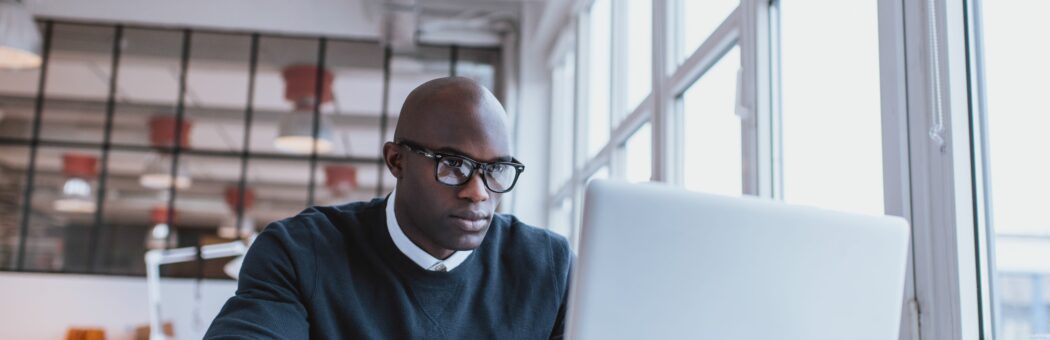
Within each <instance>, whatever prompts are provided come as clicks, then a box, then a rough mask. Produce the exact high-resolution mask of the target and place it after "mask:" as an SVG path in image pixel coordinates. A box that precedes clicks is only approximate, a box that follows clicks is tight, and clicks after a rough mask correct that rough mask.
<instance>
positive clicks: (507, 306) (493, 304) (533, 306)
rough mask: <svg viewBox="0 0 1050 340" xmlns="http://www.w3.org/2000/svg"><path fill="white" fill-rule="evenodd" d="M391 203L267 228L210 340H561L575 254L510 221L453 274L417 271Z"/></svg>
mask: <svg viewBox="0 0 1050 340" xmlns="http://www.w3.org/2000/svg"><path fill="white" fill-rule="evenodd" d="M385 206H386V200H383V199H375V200H372V201H371V202H358V203H351V204H347V205H342V206H332V207H314V208H310V209H307V210H305V211H303V212H302V213H300V214H299V215H297V216H295V217H292V218H288V219H285V220H281V221H277V222H274V223H272V224H270V225H269V226H268V227H267V228H266V230H265V231H263V232H262V233H261V234H260V235H259V237H258V238H257V239H256V240H255V243H254V244H252V247H251V249H250V251H249V252H248V254H247V255H246V257H245V259H244V265H243V267H242V269H241V274H240V279H239V282H238V286H237V294H236V295H235V296H234V297H232V298H230V300H229V301H227V302H226V305H225V306H223V308H222V311H220V312H219V315H218V316H217V317H216V318H215V321H213V322H212V324H211V327H210V328H209V329H208V333H207V335H205V338H206V339H234V338H236V339H243V338H249V339H258V338H278V339H306V338H314V339H546V338H561V336H562V332H563V330H564V323H563V320H564V318H565V304H566V299H567V296H568V287H569V284H568V279H569V271H570V270H571V266H572V254H571V252H570V250H569V246H568V242H566V240H565V238H563V237H561V236H558V235H556V234H554V233H551V232H549V231H547V230H543V229H538V228H535V227H532V226H528V225H526V224H524V223H522V222H520V221H518V220H517V219H516V218H514V217H513V216H510V215H500V214H497V215H495V216H494V217H493V219H492V225H491V226H490V228H489V231H488V234H487V235H486V236H485V240H484V241H483V242H482V244H481V246H479V247H478V248H477V249H476V250H475V251H474V253H473V254H471V255H470V257H468V258H467V260H466V261H464V262H463V263H462V264H460V265H459V266H458V267H456V269H455V270H452V271H450V272H434V271H427V270H424V269H423V268H420V267H419V266H418V265H416V264H415V262H412V260H411V259H409V258H408V257H407V256H405V255H404V254H403V253H401V252H400V251H399V250H398V249H397V247H396V246H395V245H394V243H393V240H391V239H390V234H389V232H388V231H387V229H386V215H385V210H384V209H385Z"/></svg>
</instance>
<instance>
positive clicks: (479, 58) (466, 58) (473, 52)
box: [456, 48, 503, 100]
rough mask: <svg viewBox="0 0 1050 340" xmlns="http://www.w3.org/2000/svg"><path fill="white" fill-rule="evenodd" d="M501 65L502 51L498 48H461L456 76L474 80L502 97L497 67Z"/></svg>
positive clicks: (498, 96)
mask: <svg viewBox="0 0 1050 340" xmlns="http://www.w3.org/2000/svg"><path fill="white" fill-rule="evenodd" d="M499 65H500V50H499V49H496V48H460V49H459V62H457V63H456V75H457V76H460V77H467V78H470V79H474V80H475V81H477V82H478V83H480V84H481V85H482V86H484V87H485V88H487V89H489V91H492V93H494V94H496V97H497V98H500V100H502V99H503V98H501V97H500V92H501V91H500V89H499V88H498V87H499V85H498V83H497V82H496V74H497V72H496V67H498V66H499Z"/></svg>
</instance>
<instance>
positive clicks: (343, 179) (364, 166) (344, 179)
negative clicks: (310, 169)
mask: <svg viewBox="0 0 1050 340" xmlns="http://www.w3.org/2000/svg"><path fill="white" fill-rule="evenodd" d="M379 170H382V171H386V166H385V165H384V166H383V168H382V169H380V167H379V165H377V164H375V163H350V162H320V163H318V164H317V172H315V173H314V176H315V177H314V204H315V205H340V204H346V203H351V202H361V201H365V202H367V201H371V200H372V199H373V198H376V197H377V195H376V194H377V191H376V185H377V184H378V181H379V177H378V176H379V175H380V174H379V173H377V171H379ZM386 184H389V185H391V186H392V184H393V183H392V182H388V183H386ZM387 193H389V192H388V191H386V190H385V189H384V190H380V191H379V194H380V195H382V196H386V194H387Z"/></svg>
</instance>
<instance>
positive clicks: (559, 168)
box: [549, 53, 576, 192]
mask: <svg viewBox="0 0 1050 340" xmlns="http://www.w3.org/2000/svg"><path fill="white" fill-rule="evenodd" d="M575 79H576V60H575V55H574V54H572V53H569V54H567V55H566V56H565V58H564V59H562V62H561V63H560V64H558V66H557V67H555V69H554V72H553V73H552V74H551V120H550V122H551V144H550V152H551V153H550V154H551V156H550V162H551V181H550V185H551V187H550V188H549V189H550V191H552V192H553V191H556V190H559V189H561V187H562V186H564V185H565V183H566V182H567V181H568V180H569V178H570V177H572V170H573V159H572V152H573V142H572V141H573V137H574V136H575V135H574V134H573V133H572V128H573V118H574V114H575V112H576V110H575V105H576V100H575V99H576V96H574V95H573V93H574V89H575V87H576V84H575Z"/></svg>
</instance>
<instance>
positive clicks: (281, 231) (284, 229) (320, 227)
mask: <svg viewBox="0 0 1050 340" xmlns="http://www.w3.org/2000/svg"><path fill="white" fill-rule="evenodd" d="M383 204H384V200H383V199H379V198H377V199H373V200H371V201H361V202H351V203H346V204H339V205H327V206H313V207H309V208H306V209H304V210H303V211H300V212H299V213H298V214H295V215H294V216H290V217H287V218H284V219H280V220H276V221H273V222H271V223H270V224H269V225H267V226H266V229H265V230H263V232H264V233H274V234H277V236H279V237H281V238H291V239H304V238H307V237H310V236H320V237H321V239H325V238H326V237H327V236H333V234H338V233H342V232H343V230H342V228H344V227H347V226H354V225H360V224H364V223H375V222H376V221H373V220H375V219H377V218H380V219H381V218H382V216H383V215H382V209H383Z"/></svg>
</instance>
